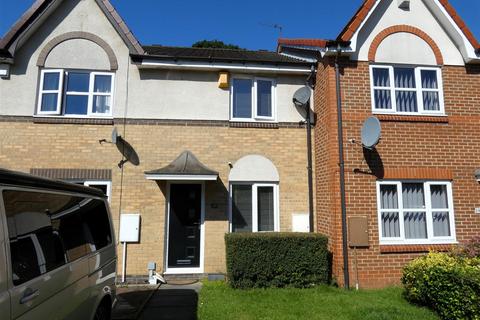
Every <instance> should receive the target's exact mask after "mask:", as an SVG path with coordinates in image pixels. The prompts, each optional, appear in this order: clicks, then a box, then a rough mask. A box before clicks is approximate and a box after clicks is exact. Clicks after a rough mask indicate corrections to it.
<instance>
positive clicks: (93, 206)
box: [81, 186, 112, 251]
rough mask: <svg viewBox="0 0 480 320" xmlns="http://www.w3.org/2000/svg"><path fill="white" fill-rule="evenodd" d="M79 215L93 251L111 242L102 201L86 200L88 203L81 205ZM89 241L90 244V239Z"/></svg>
mask: <svg viewBox="0 0 480 320" xmlns="http://www.w3.org/2000/svg"><path fill="white" fill-rule="evenodd" d="M94 187H96V186H94ZM98 187H100V186H98ZM81 215H82V218H83V221H84V222H85V224H86V227H87V229H88V232H87V235H88V234H90V236H91V239H89V240H93V247H92V249H93V251H94V250H99V249H101V248H103V247H106V246H107V245H109V244H110V243H111V242H112V236H111V233H110V220H109V219H108V212H107V209H106V207H105V203H104V202H103V201H101V200H88V203H86V204H85V205H84V206H82V209H81ZM89 242H90V244H92V241H89Z"/></svg>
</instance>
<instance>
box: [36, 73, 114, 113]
mask: <svg viewBox="0 0 480 320" xmlns="http://www.w3.org/2000/svg"><path fill="white" fill-rule="evenodd" d="M112 100H113V73H108V72H89V71H70V70H61V69H60V70H59V69H45V70H42V72H41V79H40V90H39V97H38V107H37V114H38V115H59V116H60V115H63V116H92V117H95V116H99V117H102V116H111V115H112Z"/></svg>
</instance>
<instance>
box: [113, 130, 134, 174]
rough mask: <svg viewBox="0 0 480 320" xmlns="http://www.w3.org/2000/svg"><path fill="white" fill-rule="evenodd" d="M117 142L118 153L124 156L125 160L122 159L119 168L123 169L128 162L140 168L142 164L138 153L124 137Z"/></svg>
mask: <svg viewBox="0 0 480 320" xmlns="http://www.w3.org/2000/svg"><path fill="white" fill-rule="evenodd" d="M116 140H117V142H116V143H115V144H116V146H117V149H118V151H120V153H121V154H122V155H123V157H124V158H125V159H122V160H121V161H120V162H119V163H118V167H119V168H121V167H123V165H124V164H125V163H126V162H130V163H131V164H133V165H134V166H138V165H139V164H140V158H139V157H138V154H137V152H136V151H135V149H133V147H132V146H131V145H130V143H128V142H127V141H125V140H124V139H123V138H122V137H120V136H118V137H117V139H116Z"/></svg>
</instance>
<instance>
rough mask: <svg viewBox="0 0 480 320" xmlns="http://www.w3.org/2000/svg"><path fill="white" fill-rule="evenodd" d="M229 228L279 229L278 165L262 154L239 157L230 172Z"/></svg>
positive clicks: (253, 230)
mask: <svg viewBox="0 0 480 320" xmlns="http://www.w3.org/2000/svg"><path fill="white" fill-rule="evenodd" d="M229 182H230V208H231V210H230V231H231V232H266V231H279V230H280V219H279V205H278V203H279V200H278V183H279V175H278V171H277V168H276V167H275V165H274V164H273V163H272V162H271V161H270V160H269V159H267V158H265V157H263V156H260V155H248V156H245V157H243V158H241V159H239V160H238V161H237V162H236V163H235V164H234V165H233V168H232V170H231V171H230V175H229Z"/></svg>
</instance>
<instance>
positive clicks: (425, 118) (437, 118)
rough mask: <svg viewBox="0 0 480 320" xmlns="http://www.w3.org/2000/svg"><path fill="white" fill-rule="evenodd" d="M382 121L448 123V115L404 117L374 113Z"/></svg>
mask: <svg viewBox="0 0 480 320" xmlns="http://www.w3.org/2000/svg"><path fill="white" fill-rule="evenodd" d="M373 115H375V116H376V117H377V118H378V120H380V121H392V122H427V123H448V116H446V115H438V116H434V115H402V114H384V113H375V112H374V113H373Z"/></svg>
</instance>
